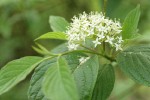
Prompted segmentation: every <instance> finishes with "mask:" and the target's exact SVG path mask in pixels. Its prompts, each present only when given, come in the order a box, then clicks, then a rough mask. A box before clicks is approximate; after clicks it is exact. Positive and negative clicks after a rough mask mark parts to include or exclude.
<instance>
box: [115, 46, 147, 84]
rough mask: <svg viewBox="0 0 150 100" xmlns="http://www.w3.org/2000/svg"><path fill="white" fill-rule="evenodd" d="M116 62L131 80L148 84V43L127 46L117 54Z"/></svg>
mask: <svg viewBox="0 0 150 100" xmlns="http://www.w3.org/2000/svg"><path fill="white" fill-rule="evenodd" d="M117 62H118V64H119V67H120V68H121V69H122V71H123V72H124V73H126V74H127V75H129V76H130V77H131V78H132V79H133V80H135V81H136V82H138V83H140V84H144V85H147V86H150V45H138V46H132V47H129V48H127V49H126V50H124V51H123V52H121V53H120V54H119V55H118V56H117Z"/></svg>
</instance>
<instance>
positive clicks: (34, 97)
mask: <svg viewBox="0 0 150 100" xmlns="http://www.w3.org/2000/svg"><path fill="white" fill-rule="evenodd" d="M55 62H56V59H51V60H47V61H44V62H42V63H41V64H40V65H39V66H38V67H37V68H36V69H35V71H34V74H33V75H32V78H31V81H30V87H29V90H28V97H29V99H30V100H48V99H46V97H45V96H44V94H43V92H42V81H43V77H44V74H45V72H46V71H47V70H48V68H49V67H50V66H52V64H54V63H55Z"/></svg>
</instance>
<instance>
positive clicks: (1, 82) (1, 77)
mask: <svg viewBox="0 0 150 100" xmlns="http://www.w3.org/2000/svg"><path fill="white" fill-rule="evenodd" d="M41 60H42V58H41V57H34V56H28V57H23V58H21V59H17V60H14V61H11V62H9V63H8V64H6V65H5V66H4V67H3V68H2V69H1V70H0V95H1V94H3V93H5V92H7V91H8V90H10V89H11V88H12V87H13V86H15V85H16V84H17V83H19V82H20V81H22V80H23V79H25V78H26V76H27V75H28V74H29V73H30V72H31V71H32V70H33V69H34V68H35V67H36V66H37V65H38V64H39V63H40V62H41Z"/></svg>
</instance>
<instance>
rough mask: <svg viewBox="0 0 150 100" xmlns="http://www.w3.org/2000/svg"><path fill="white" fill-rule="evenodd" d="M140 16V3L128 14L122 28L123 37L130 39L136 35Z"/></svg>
mask: <svg viewBox="0 0 150 100" xmlns="http://www.w3.org/2000/svg"><path fill="white" fill-rule="evenodd" d="M139 18H140V6H139V5H138V6H137V7H136V8H135V9H133V10H132V11H131V12H129V14H128V15H127V16H126V18H125V20H124V23H123V28H122V37H123V39H130V38H133V37H134V36H136V33H137V26H138V22H139Z"/></svg>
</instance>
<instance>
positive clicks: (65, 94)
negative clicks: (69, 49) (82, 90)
mask: <svg viewBox="0 0 150 100" xmlns="http://www.w3.org/2000/svg"><path fill="white" fill-rule="evenodd" d="M42 87H43V92H44V94H45V96H46V97H47V98H48V99H52V100H78V94H77V90H76V86H75V82H74V80H73V77H72V75H71V73H70V71H69V67H68V65H67V63H66V61H65V60H64V59H62V58H59V59H58V61H57V62H56V63H55V64H53V65H52V66H50V67H49V69H48V70H47V72H46V74H45V75H44V79H43V85H42Z"/></svg>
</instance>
